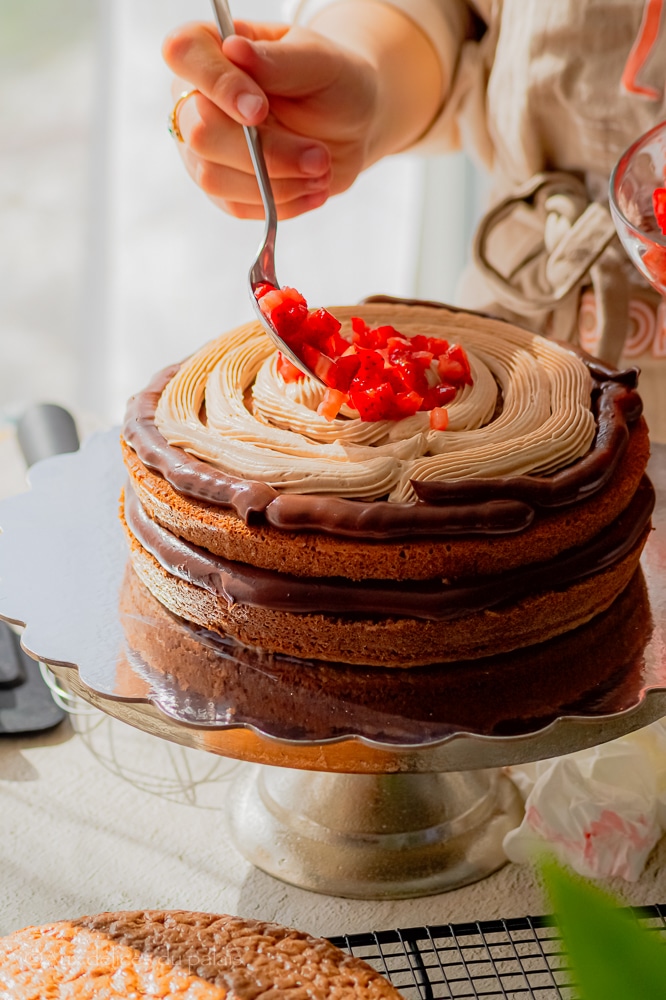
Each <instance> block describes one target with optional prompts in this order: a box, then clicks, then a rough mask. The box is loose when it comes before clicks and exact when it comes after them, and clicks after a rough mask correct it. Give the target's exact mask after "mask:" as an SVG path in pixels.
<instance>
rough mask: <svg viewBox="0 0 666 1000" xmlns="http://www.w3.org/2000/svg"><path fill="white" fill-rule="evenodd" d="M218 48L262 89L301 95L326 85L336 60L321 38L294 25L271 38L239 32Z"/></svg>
mask: <svg viewBox="0 0 666 1000" xmlns="http://www.w3.org/2000/svg"><path fill="white" fill-rule="evenodd" d="M222 51H223V52H224V55H225V56H226V58H227V59H229V61H230V62H232V63H234V64H235V65H236V66H238V67H239V69H242V70H244V71H245V72H246V73H247V74H248V75H249V76H251V77H252V79H253V80H255V81H256V83H258V84H259V86H260V87H261V89H262V90H263V91H264V92H265V93H269V94H275V95H277V96H280V97H304V96H306V95H308V94H311V93H313V92H314V91H317V90H320V89H321V88H323V87H325V86H327V85H328V84H329V83H330V82H331V81H332V80H333V79H334V78H335V75H336V72H337V70H338V65H337V64H338V61H337V60H336V59H335V58H334V57H333V54H332V53H331V52H330V50H329V48H328V47H327V45H326V44H325V42H324V40H323V39H322V40H321V42H319V40H318V39H317V38H316V37H314V38H313V33H312V32H302V31H301V30H299V29H298V28H294V29H292V30H291V31H289V33H288V34H287V35H285V36H284V37H282V38H280V39H278V40H275V41H267V40H261V41H257V40H251V39H249V38H245V37H242V36H241V35H231V36H230V37H229V38H227V39H225V41H224V44H223V46H222Z"/></svg>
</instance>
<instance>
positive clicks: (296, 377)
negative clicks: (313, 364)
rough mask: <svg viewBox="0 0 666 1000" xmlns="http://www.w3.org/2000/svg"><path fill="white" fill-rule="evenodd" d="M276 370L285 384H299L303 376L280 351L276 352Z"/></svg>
mask: <svg viewBox="0 0 666 1000" xmlns="http://www.w3.org/2000/svg"><path fill="white" fill-rule="evenodd" d="M277 370H278V372H279V373H280V375H281V376H282V378H283V379H284V381H285V382H300V380H301V379H302V378H305V375H304V374H303V372H302V371H301V370H300V368H297V367H296V365H295V364H293V362H291V361H290V360H289V358H287V357H285V355H284V354H283V353H282V351H278V359H277Z"/></svg>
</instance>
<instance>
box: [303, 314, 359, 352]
mask: <svg viewBox="0 0 666 1000" xmlns="http://www.w3.org/2000/svg"><path fill="white" fill-rule="evenodd" d="M341 326H342V324H341V322H340V320H339V319H336V318H335V316H333V315H332V313H330V312H329V311H328V310H327V309H315V310H314V312H311V313H310V314H309V315H308V320H307V334H305V331H304V334H305V335H306V336H307V339H308V340H310V341H315V340H316V341H317V342H318V343H319V344H321V345H322V346H323V342H324V341H325V340H327V339H328V338H329V337H331V336H332V335H333V334H337V333H338V331H339V330H340V327H341ZM348 346H349V341H348V340H346V341H345V347H348Z"/></svg>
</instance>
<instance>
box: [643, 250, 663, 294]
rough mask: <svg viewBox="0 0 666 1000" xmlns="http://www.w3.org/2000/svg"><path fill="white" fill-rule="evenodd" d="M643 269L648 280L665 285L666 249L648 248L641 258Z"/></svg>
mask: <svg viewBox="0 0 666 1000" xmlns="http://www.w3.org/2000/svg"><path fill="white" fill-rule="evenodd" d="M641 261H642V263H643V267H644V268H645V269H646V270H647V272H648V274H649V276H650V279H651V280H652V281H655V282H656V283H657V284H658V285H666V249H664V247H659V246H656V245H655V246H651V247H648V248H647V250H646V251H645V253H644V254H643V255H642V257H641Z"/></svg>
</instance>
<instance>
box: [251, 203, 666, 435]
mask: <svg viewBox="0 0 666 1000" xmlns="http://www.w3.org/2000/svg"><path fill="white" fill-rule="evenodd" d="M664 190H665V192H666V189H664ZM665 210H666V209H665ZM646 263H647V259H646ZM256 296H257V299H258V301H259V307H260V309H261V311H262V312H263V313H264V315H265V316H267V317H268V319H269V320H270V322H271V323H272V324H273V325H274V326H275V328H276V329H277V331H278V333H279V334H280V336H282V337H283V338H284V339H285V340H286V341H287V343H288V344H289V345H290V347H291V348H292V350H294V351H296V353H297V354H298V357H299V358H302V359H303V363H304V365H305V366H306V367H307V368H309V369H310V370H311V371H312V372H313V373H314V374H315V376H316V377H317V378H318V379H320V380H321V381H322V382H323V383H324V385H326V387H327V390H326V394H325V395H324V397H323V399H322V402H321V404H320V406H319V409H318V412H319V413H321V414H322V415H323V416H325V417H326V418H327V419H328V420H333V419H334V418H335V417H336V416H337V414H338V413H339V411H340V407H341V406H342V405H343V404H344V403H345V402H348V403H349V405H350V406H351V407H352V408H353V409H355V410H357V411H358V415H359V417H360V419H361V420H364V421H371V420H402V419H403V418H405V417H409V416H412V415H413V414H415V413H418V412H419V410H429V411H430V414H431V416H430V425H431V427H433V428H435V429H437V430H444V429H445V427H446V426H447V423H448V411H447V410H446V409H445V407H446V405H447V404H448V403H450V402H451V401H452V400H453V399H454V398H455V396H456V393H457V392H458V389H459V388H460V387H462V386H464V385H471V383H472V377H471V371H470V366H469V361H468V360H467V355H466V354H465V352H464V350H463V349H462V347H460V345H459V344H451V345H449V343H448V341H446V340H444V339H443V338H441V337H428V336H425V335H424V334H417V335H416V336H414V337H411V338H410V337H405V336H403V335H402V334H401V333H399V332H398V331H397V330H396V329H395V328H394V327H392V326H389V325H387V324H385V325H383V326H378V327H374V328H372V327H370V326H368V324H367V323H366V322H365V320H364V319H363V318H362V317H360V316H354V317H353V318H352V321H351V325H352V331H353V333H352V342H351V343H350V341H349V340H347V339H346V338H345V337H343V336H342V334H341V332H340V329H341V323H340V321H339V320H337V319H336V318H335V316H333V315H332V314H331V313H329V312H328V311H327V310H326V309H316V310H313V311H312V312H308V308H307V303H306V301H305V299H304V298H303V296H302V295H301V294H300V292H297V291H296V290H295V289H293V288H275V287H273V286H272V285H269V284H268V283H266V282H264V283H262V284H261V285H259V286H258V287H257V289H256ZM435 362H436V365H435V364H434V363H435ZM434 367H436V368H437V373H438V375H439V379H440V381H439V382H436V384H435V385H431V382H433V381H434V380H435V379H436V377H437V376H436V375H435V373H434V371H433V368H434ZM277 370H278V372H279V373H280V375H281V376H282V378H283V379H284V381H285V382H295V381H297V380H299V379H301V378H303V375H302V374H301V372H300V371H299V369H298V368H297V367H296V366H295V365H293V364H292V362H291V361H289V359H288V358H286V357H285V356H284V355H282V354H279V356H278V361H277Z"/></svg>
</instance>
